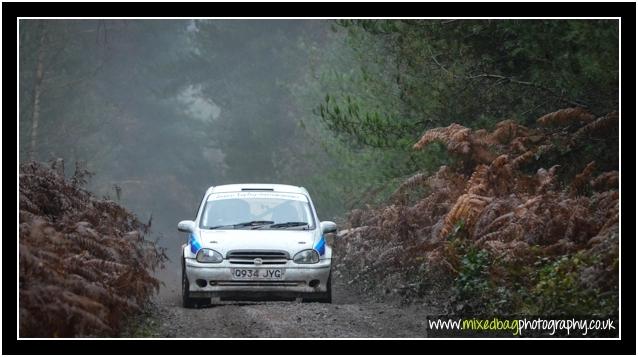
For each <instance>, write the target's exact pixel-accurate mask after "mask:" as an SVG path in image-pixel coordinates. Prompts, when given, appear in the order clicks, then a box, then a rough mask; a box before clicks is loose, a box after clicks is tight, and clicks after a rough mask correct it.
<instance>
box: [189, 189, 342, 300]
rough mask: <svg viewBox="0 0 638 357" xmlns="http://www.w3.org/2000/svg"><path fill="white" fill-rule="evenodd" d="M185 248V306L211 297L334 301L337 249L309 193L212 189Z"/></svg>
mask: <svg viewBox="0 0 638 357" xmlns="http://www.w3.org/2000/svg"><path fill="white" fill-rule="evenodd" d="M177 229H178V230H179V231H181V232H186V233H189V236H188V243H187V244H185V245H183V246H182V248H183V249H182V259H181V260H182V301H183V305H184V307H193V306H195V305H204V304H206V303H210V300H211V298H214V299H216V300H219V299H236V300H237V299H244V298H249V299H253V298H257V299H260V298H262V297H280V298H299V299H303V301H316V302H326V303H331V302H332V288H331V283H330V280H331V278H330V276H331V275H330V267H331V258H332V249H331V248H330V246H328V245H327V244H326V240H325V238H324V234H326V233H332V232H336V230H337V226H336V225H335V223H334V222H330V221H325V222H319V219H318V217H317V213H316V212H315V209H314V206H313V204H312V200H311V199H310V196H309V194H308V191H307V190H306V189H304V188H303V187H296V186H288V185H272V184H237V185H223V186H216V187H210V188H209V189H208V190H207V191H206V194H204V198H203V199H202V202H201V204H200V205H199V210H198V211H197V217H195V220H194V221H181V222H179V224H178V226H177Z"/></svg>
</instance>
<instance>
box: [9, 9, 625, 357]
mask: <svg viewBox="0 0 638 357" xmlns="http://www.w3.org/2000/svg"><path fill="white" fill-rule="evenodd" d="M2 10H3V30H4V31H3V34H4V35H3V37H4V39H5V41H3V47H4V49H5V54H6V56H4V59H5V61H4V62H3V69H4V71H3V72H4V73H5V76H6V77H5V78H11V76H10V75H9V74H12V73H14V72H13V71H14V70H15V62H13V56H11V55H10V54H13V53H15V52H14V51H16V47H15V45H14V44H15V43H14V42H13V39H15V38H16V37H17V33H16V30H17V29H16V26H15V24H16V23H15V22H14V20H15V19H16V18H17V17H61V16H65V17H73V16H75V17H82V16H94V17H115V16H127V17H145V16H166V17H169V16H170V17H185V18H188V17H197V16H211V17H230V16H238V17H239V16H241V17H265V16H269V17H280V16H289V17H308V18H312V17H329V16H343V17H349V16H364V17H368V16H369V17H410V16H420V17H438V16H453V17H459V18H462V17H472V16H485V17H489V16H493V17H517V16H518V17H620V18H621V36H622V51H621V54H622V57H621V61H622V62H621V65H622V92H621V93H622V95H621V103H622V104H624V105H623V106H622V111H621V116H622V118H624V120H623V121H622V123H621V125H622V126H623V129H624V130H623V132H624V137H623V139H624V141H625V144H626V145H627V146H629V145H628V143H634V145H635V143H636V141H635V140H636V138H635V134H634V133H635V119H634V118H636V116H635V114H636V112H635V110H636V102H635V94H636V93H635V90H636V82H635V78H636V73H635V70H636V67H635V64H636V56H635V55H636V51H635V47H634V46H635V44H636V38H635V34H636V32H635V31H636V23H635V20H636V19H635V14H636V3H627V2H625V3H367V4H366V3H68V2H67V3H3V4H2ZM309 15H310V16H309ZM3 87H4V89H5V91H4V93H5V95H4V96H3V99H5V100H4V103H5V104H6V105H5V106H4V107H3V111H4V112H5V114H6V115H5V118H6V120H5V121H4V122H3V128H4V129H5V130H4V134H3V135H5V138H4V139H5V140H3V145H4V146H5V150H4V154H5V155H6V157H5V158H6V159H7V160H5V161H4V162H5V165H6V166H5V168H7V166H9V164H10V163H14V162H16V161H17V160H16V161H13V160H14V159H13V157H12V158H10V159H9V158H7V157H8V156H9V155H10V153H11V155H12V154H13V148H14V147H15V146H13V145H14V144H13V143H14V141H13V138H14V136H13V135H14V133H15V132H16V131H14V130H13V125H12V124H13V123H16V121H14V119H13V118H16V117H17V115H16V114H17V113H16V112H15V111H14V107H13V103H15V102H14V101H12V100H11V99H10V98H12V97H11V96H10V95H9V93H15V92H14V88H15V87H13V83H12V81H11V80H7V81H5V82H4V83H3ZM622 104H621V105H622ZM627 118H628V119H627ZM10 125H11V127H10ZM16 125H17V124H16ZM621 155H622V153H621ZM624 159H625V160H624V163H625V165H624V166H623V165H622V164H623V162H622V161H621V163H620V165H621V172H622V176H621V182H622V181H624V183H625V185H624V187H623V188H622V191H623V193H624V197H625V198H626V199H625V200H624V205H623V202H622V201H621V209H622V208H624V209H625V212H624V213H625V215H624V216H625V223H626V224H625V225H624V227H622V228H624V232H623V233H624V236H625V237H626V238H625V239H623V240H622V243H621V244H622V248H621V261H622V266H623V268H622V271H621V281H622V283H624V284H623V288H624V289H622V295H621V299H622V301H624V303H623V304H622V307H621V311H622V315H621V319H622V322H623V323H622V332H621V333H622V339H621V340H598V339H592V340H522V339H512V340H458V339H446V340H250V341H244V340H215V341H213V340H164V339H161V340H160V339H157V340H18V339H16V333H17V331H16V325H15V324H14V323H16V322H17V321H16V320H13V318H12V316H15V315H13V311H15V310H14V309H13V308H14V307H16V306H17V304H16V303H17V302H16V301H15V300H14V297H15V295H13V289H12V287H13V286H15V285H13V283H14V282H15V280H14V279H15V275H14V274H15V271H14V270H13V269H12V268H13V267H15V266H16V262H15V260H14V258H15V255H14V254H15V253H14V252H15V251H16V245H15V240H14V239H13V237H15V234H16V231H15V228H14V227H15V226H12V225H9V224H7V225H3V230H6V231H7V234H6V235H5V237H7V239H6V240H4V241H3V251H4V254H3V255H4V258H5V262H7V264H6V265H5V269H4V273H5V280H4V281H5V282H7V283H6V285H5V288H6V290H5V294H3V295H4V296H3V297H4V299H3V310H4V312H5V317H7V318H6V319H4V320H3V323H2V324H3V327H4V329H3V331H4V333H3V340H4V341H3V347H4V348H3V351H2V352H3V353H5V354H6V353H10V354H105V353H110V354H183V353H188V354H218V353H224V354H250V353H252V354H274V353H277V354H304V353H307V354H344V353H348V352H349V353H354V354H371V355H377V354H428V353H436V354H459V353H469V354H531V353H536V354H549V353H551V354H556V353H563V354H583V355H586V354H635V353H636V340H635V336H636V334H635V333H636V331H635V328H636V324H635V322H636V321H635V316H636V315H635V307H636V305H635V301H636V299H635V297H636V285H635V281H636V280H635V272H636V271H635V266H636V265H635V262H636V261H635V258H636V257H635V255H634V252H635V240H634V238H633V237H635V225H633V224H627V222H630V223H631V222H634V221H633V219H632V218H631V217H632V216H631V213H632V212H633V209H632V208H634V207H635V201H634V200H633V197H635V196H634V195H633V194H632V193H634V191H633V189H634V188H635V186H634V185H633V183H634V182H636V180H635V173H636V171H635V167H634V166H633V165H634V163H635V159H636V158H635V151H634V150H633V149H632V148H631V147H629V150H625V157H624ZM628 163H629V164H628ZM16 165H17V162H16ZM628 165H629V167H628ZM16 180H17V179H16ZM10 182H11V183H10ZM5 185H6V186H9V185H11V186H12V187H11V190H9V189H8V188H7V189H6V190H5V194H6V196H5V200H4V201H3V204H4V205H5V209H6V210H5V212H14V211H13V209H15V206H14V204H15V201H12V199H11V198H10V197H15V196H12V195H10V194H9V193H13V192H15V191H13V190H15V186H13V182H12V180H10V179H8V178H6V177H5ZM627 202H629V204H628V203H627ZM10 206H11V207H10ZM623 206H624V207H623ZM7 217H10V216H9V215H8V214H7V215H5V218H7ZM627 217H630V218H627ZM622 228H621V229H622ZM10 286H11V288H9V287H10ZM281 345H288V346H281ZM282 347H283V348H282Z"/></svg>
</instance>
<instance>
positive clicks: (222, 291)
mask: <svg viewBox="0 0 638 357" xmlns="http://www.w3.org/2000/svg"><path fill="white" fill-rule="evenodd" d="M330 264H331V260H330V259H322V260H321V261H319V263H317V264H296V263H294V262H293V261H292V260H288V261H287V263H286V264H281V265H279V264H278V265H261V266H256V265H252V264H231V263H230V262H229V261H227V260H224V261H223V262H221V263H218V264H211V263H199V262H198V261H196V260H195V259H185V268H186V276H187V277H188V282H189V290H190V296H191V297H221V298H223V297H234V296H262V295H263V296H281V297H299V296H305V295H312V294H316V293H323V292H326V291H327V282H328V277H329V276H330ZM234 269H283V270H285V272H284V277H283V279H282V280H237V279H234V278H233V275H232V272H233V270H234ZM314 280H318V281H319V283H318V284H317V285H315V286H310V283H311V282H312V281H314ZM202 282H205V285H204V286H200V285H201V284H202ZM198 283H199V284H198ZM315 283H316V281H315Z"/></svg>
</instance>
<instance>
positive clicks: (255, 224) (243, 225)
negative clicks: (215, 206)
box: [202, 221, 275, 229]
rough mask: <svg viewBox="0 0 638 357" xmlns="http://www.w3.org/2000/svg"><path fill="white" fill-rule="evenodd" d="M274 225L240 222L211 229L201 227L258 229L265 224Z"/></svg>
mask: <svg viewBox="0 0 638 357" xmlns="http://www.w3.org/2000/svg"><path fill="white" fill-rule="evenodd" d="M272 223H275V222H273V221H250V222H241V223H234V224H222V225H219V226H212V227H206V226H204V227H202V228H204V229H220V228H233V229H234V228H239V227H249V226H256V227H255V228H259V227H261V226H263V225H266V224H272Z"/></svg>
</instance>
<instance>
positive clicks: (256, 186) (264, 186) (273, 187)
mask: <svg viewBox="0 0 638 357" xmlns="http://www.w3.org/2000/svg"><path fill="white" fill-rule="evenodd" d="M242 190H267V191H274V192H288V193H301V194H305V195H307V194H308V191H307V190H306V189H305V188H303V187H300V186H292V185H280V184H272V183H240V184H232V185H220V186H211V187H210V188H209V189H208V192H210V193H213V192H237V191H242Z"/></svg>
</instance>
